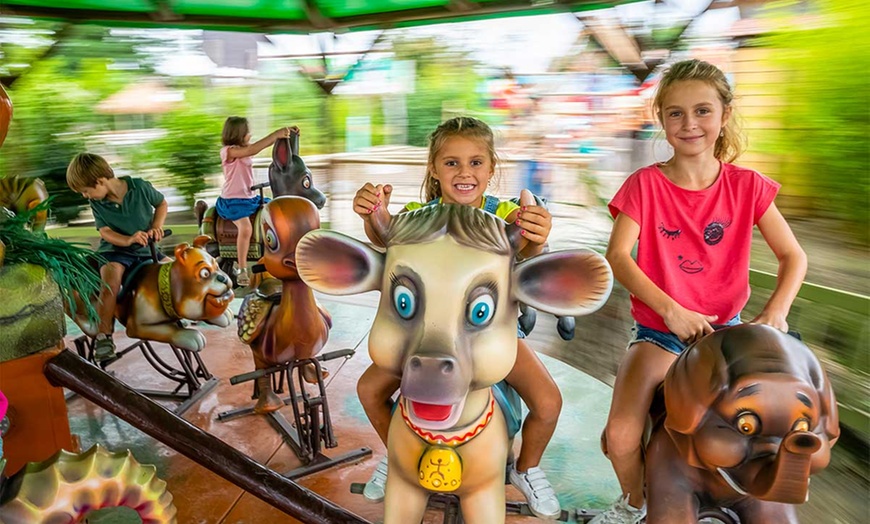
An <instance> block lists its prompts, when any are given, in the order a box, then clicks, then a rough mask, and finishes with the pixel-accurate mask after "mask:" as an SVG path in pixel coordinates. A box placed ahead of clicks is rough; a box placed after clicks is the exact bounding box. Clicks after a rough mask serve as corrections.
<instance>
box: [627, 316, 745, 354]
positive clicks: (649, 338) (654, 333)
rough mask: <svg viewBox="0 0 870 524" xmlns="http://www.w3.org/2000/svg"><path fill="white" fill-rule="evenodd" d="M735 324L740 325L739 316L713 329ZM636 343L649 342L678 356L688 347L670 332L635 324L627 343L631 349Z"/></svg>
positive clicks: (715, 325) (714, 326) (716, 325)
mask: <svg viewBox="0 0 870 524" xmlns="http://www.w3.org/2000/svg"><path fill="white" fill-rule="evenodd" d="M737 324H740V314H737V315H735V316H734V318H732V319H731V320H729V321H728V322H726V323H725V324H714V325H713V329H722V328H724V327H729V326H736V325H737ZM638 342H649V343H650V344H654V345H656V346H658V347H660V348H662V349H664V350H665V351H668V352H670V353H673V354H674V355H679V354H680V353H682V352H683V351H685V350H686V348H687V347H689V345H688V344H686V343H685V342H683V341H682V340H680V339H679V337H677V336H676V335H674V334H673V333H671V332H670V331H667V332H665V331H659V330H657V329H653V328H649V327H646V326H643V325H641V324H638V323H637V322H635V323H634V326H633V327H632V328H631V340H630V341H629V342H628V347H631V346H632V345H634V344H637V343H638Z"/></svg>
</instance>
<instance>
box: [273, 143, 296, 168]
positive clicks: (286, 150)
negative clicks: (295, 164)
mask: <svg viewBox="0 0 870 524" xmlns="http://www.w3.org/2000/svg"><path fill="white" fill-rule="evenodd" d="M292 161H293V160H292V157H291V149H290V140H289V139H287V138H279V139H278V140H276V141H275V145H274V146H272V162H273V163H274V164H275V165H276V166H278V167H279V168H281V169H286V168H287V167H288V166H289V165H290V163H291V162H292Z"/></svg>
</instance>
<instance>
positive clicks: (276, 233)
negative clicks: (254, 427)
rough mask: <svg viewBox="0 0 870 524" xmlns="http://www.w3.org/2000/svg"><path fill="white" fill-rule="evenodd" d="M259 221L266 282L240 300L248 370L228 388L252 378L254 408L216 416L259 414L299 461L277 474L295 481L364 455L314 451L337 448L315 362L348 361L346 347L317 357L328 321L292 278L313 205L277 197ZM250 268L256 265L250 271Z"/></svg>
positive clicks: (313, 221)
mask: <svg viewBox="0 0 870 524" xmlns="http://www.w3.org/2000/svg"><path fill="white" fill-rule="evenodd" d="M260 220H261V222H262V228H263V231H262V233H263V239H264V253H263V258H262V264H260V265H258V266H262V270H265V272H268V274H269V277H268V278H265V279H263V280H262V281H261V282H260V284H259V285H258V286H257V288H256V290H254V291H253V292H252V293H249V294H248V295H247V296H246V297H245V300H244V302H243V303H242V306H241V307H240V308H239V318H238V326H239V331H238V333H239V338H240V339H241V340H242V342H244V343H245V344H248V345H249V346H250V347H251V353H252V355H253V357H254V366H255V368H256V371H254V372H252V373H246V374H244V375H239V376H237V377H233V378H232V379H230V382H231V383H232V384H239V383H241V382H245V381H249V380H256V383H255V384H256V385H255V388H254V397H255V398H257V403H256V405H255V406H254V407H253V408H242V409H237V410H232V411H228V412H224V413H221V414H219V415H218V419H219V420H222V421H227V420H232V419H234V418H238V417H241V416H245V415H248V414H251V413H257V414H262V415H266V416H267V418H268V420H269V422H270V423H271V424H272V425H273V426H274V427H275V429H276V430H277V431H278V432H279V433H281V435H282V438H283V439H284V441H285V442H287V444H288V445H289V446H290V447H291V449H293V451H294V452H295V453H296V456H297V457H298V458H299V459H300V460H301V461H302V464H303V467H302V468H299V469H298V470H294V471H292V472H290V473H288V474H287V475H285V476H288V477H289V478H299V477H301V476H304V475H307V474H310V473H314V472H316V471H321V470H323V469H326V468H329V467H332V466H334V465H337V464H340V463H344V462H349V461H354V460H359V459H360V458H363V457H365V456H368V455H370V454H371V449H369V448H361V449H360V450H356V451H353V452H351V453H347V454H345V455H342V456H340V457H337V458H329V457H326V456H325V455H323V453H321V447H322V446H321V444H325V447H327V448H333V447H336V446H337V445H338V443H337V441H336V439H335V435H334V433H333V429H332V421H331V418H330V415H329V403H328V401H327V397H326V386H325V384H324V381H323V378H324V377H325V376H326V375H327V373H326V371H325V368H323V367H322V366H321V364H320V363H321V362H323V361H326V360H330V359H333V358H339V357H344V358H350V357H351V356H352V355H353V350H339V351H333V352H330V353H327V354H324V355H319V353H320V351H321V350H322V349H323V347H324V345H325V344H326V341H327V339H328V337H329V330H330V328H331V327H332V319H331V317H330V316H329V313H327V312H326V310H324V309H323V308H322V307H320V306H319V305H318V304H317V302H316V301H315V299H314V293H313V292H312V291H311V289H310V288H309V287H308V286H307V285H306V284H305V282H303V281H302V279H300V278H299V272H298V270H297V261H296V246H297V244H298V243H299V240H300V239H301V238H302V237H303V236H304V235H305V234H306V233H308V232H310V231H314V230H315V229H318V228H319V227H320V215H319V214H318V211H317V208H316V207H315V205H314V203H312V202H311V200H309V199H307V198H302V197H297V196H280V197H277V198H275V199H274V200H272V201H271V202H269V203H267V204H266V205H265V207H264V208H263V212H262V216H261V217H260ZM254 270H255V272H256V271H259V270H261V268H260V267H256V266H255V269H254ZM261 272H262V271H261ZM294 371H295V373H294ZM294 376H295V378H296V379H297V383H298V389H297V385H296V384H294V380H293V379H294ZM285 381H286V383H287V385H288V387H289V390H290V391H289V396H288V397H287V398H286V399H282V398H281V397H279V396H278V395H277V394H276V392H279V393H280V392H283V385H284V382H285ZM305 382H307V383H309V384H314V385H316V386H317V393H316V394H315V395H314V396H311V395H309V392H308V391H307V389H306V386H305ZM286 404H289V405H291V406H292V408H293V415H294V423H293V425H292V426H291V425H290V424H289V423H288V422H287V420H286V419H284V417H283V415H281V413H280V412H279V410H280V409H281V408H283V407H284V406H285V405H286Z"/></svg>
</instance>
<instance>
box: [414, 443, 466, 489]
mask: <svg viewBox="0 0 870 524" xmlns="http://www.w3.org/2000/svg"><path fill="white" fill-rule="evenodd" d="M419 471H420V475H419V479H420V485H421V486H423V487H424V488H426V489H428V490H431V491H442V492H450V491H455V490H456V489H457V488H459V486H460V485H461V484H462V460H461V459H460V458H459V454H458V453H456V451H455V450H454V449H453V448H448V447H446V446H429V447H428V448H427V449H426V452H425V453H423V457H422V458H420V466H419Z"/></svg>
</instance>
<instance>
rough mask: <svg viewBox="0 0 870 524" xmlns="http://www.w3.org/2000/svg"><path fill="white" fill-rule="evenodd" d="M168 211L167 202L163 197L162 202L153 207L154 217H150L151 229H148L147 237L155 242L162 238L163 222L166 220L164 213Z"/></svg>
mask: <svg viewBox="0 0 870 524" xmlns="http://www.w3.org/2000/svg"><path fill="white" fill-rule="evenodd" d="M168 212H169V203H167V202H166V199H165V198H164V199H163V201H162V202H160V203H159V204H157V206H156V207H155V208H154V218H152V219H151V229H149V230H148V237H149V238H151V239H153V240H154V241H155V242H159V241H161V240H163V223H164V222H166V213H168Z"/></svg>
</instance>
